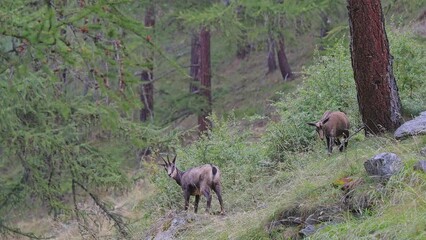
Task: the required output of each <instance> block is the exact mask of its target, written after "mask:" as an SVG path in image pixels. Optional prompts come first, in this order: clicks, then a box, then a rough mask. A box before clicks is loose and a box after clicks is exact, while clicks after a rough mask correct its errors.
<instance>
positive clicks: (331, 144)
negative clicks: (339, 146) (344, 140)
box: [325, 137, 333, 154]
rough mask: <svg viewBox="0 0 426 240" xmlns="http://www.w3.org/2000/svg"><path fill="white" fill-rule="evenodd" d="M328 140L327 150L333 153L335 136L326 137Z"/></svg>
mask: <svg viewBox="0 0 426 240" xmlns="http://www.w3.org/2000/svg"><path fill="white" fill-rule="evenodd" d="M325 139H326V141H327V150H328V153H329V154H331V153H332V152H333V138H332V137H326V138H325Z"/></svg>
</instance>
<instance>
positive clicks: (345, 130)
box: [308, 111, 350, 154]
mask: <svg viewBox="0 0 426 240" xmlns="http://www.w3.org/2000/svg"><path fill="white" fill-rule="evenodd" d="M308 124H309V125H311V126H314V127H316V131H317V133H318V135H319V137H320V139H321V140H323V139H324V136H325V139H326V141H327V149H328V153H329V154H331V152H332V151H333V143H335V144H336V145H338V146H339V150H340V151H343V149H344V148H346V147H347V146H348V141H347V140H348V139H347V138H348V137H349V127H350V124H349V119H348V117H347V116H346V114H345V113H344V112H340V111H336V112H332V111H326V112H325V113H324V115H323V116H322V118H321V120H319V121H318V122H316V123H308ZM341 137H343V138H344V144H343V145H344V146H343V145H342V144H341V142H340V138H341Z"/></svg>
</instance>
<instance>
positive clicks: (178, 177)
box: [160, 155, 224, 214]
mask: <svg viewBox="0 0 426 240" xmlns="http://www.w3.org/2000/svg"><path fill="white" fill-rule="evenodd" d="M160 157H161V156H160ZM161 158H162V159H163V161H164V164H160V165H162V166H164V168H165V169H166V171H167V174H168V175H169V177H171V178H173V179H174V180H175V181H176V183H177V184H179V185H180V186H181V187H182V190H183V196H184V198H185V211H186V210H188V206H189V197H190V196H191V195H193V196H195V203H194V212H195V213H197V210H198V203H199V202H200V196H201V195H204V197H206V199H207V208H206V213H209V211H210V206H211V202H212V195H211V193H210V191H211V190H212V189H213V191H214V192H215V193H216V195H217V198H218V200H219V203H220V214H224V210H223V202H222V195H221V191H222V187H221V184H220V170H219V168H218V167H217V166H214V165H212V164H205V165H202V166H199V167H194V168H190V169H188V170H186V171H185V172H183V171H181V170H179V169H178V168H177V167H176V165H175V162H176V155H175V157H174V158H173V161H172V162H170V161H169V159H168V158H167V161H166V160H165V159H164V158H163V157H161Z"/></svg>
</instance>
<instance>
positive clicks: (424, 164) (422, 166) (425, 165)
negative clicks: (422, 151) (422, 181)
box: [414, 160, 426, 172]
mask: <svg viewBox="0 0 426 240" xmlns="http://www.w3.org/2000/svg"><path fill="white" fill-rule="evenodd" d="M414 170H417V171H423V172H426V160H420V161H418V162H417V163H416V165H414Z"/></svg>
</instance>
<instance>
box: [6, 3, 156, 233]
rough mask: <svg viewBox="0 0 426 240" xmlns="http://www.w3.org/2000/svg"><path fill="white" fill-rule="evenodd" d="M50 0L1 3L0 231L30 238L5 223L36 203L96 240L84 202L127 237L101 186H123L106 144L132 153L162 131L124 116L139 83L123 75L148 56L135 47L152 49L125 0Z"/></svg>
mask: <svg viewBox="0 0 426 240" xmlns="http://www.w3.org/2000/svg"><path fill="white" fill-rule="evenodd" d="M53 2H54V1H36V2H34V1H31V0H3V1H1V3H0V28H1V29H2V31H1V32H0V55H1V56H2V57H0V63H1V66H0V91H1V101H0V109H3V111H0V119H2V121H1V124H0V133H1V137H0V149H1V150H2V151H1V153H0V172H2V173H5V174H1V175H0V185H1V186H2V187H1V188H0V234H3V233H6V234H21V235H26V236H32V237H34V236H33V235H32V234H27V233H25V232H22V231H21V230H20V229H17V228H15V227H11V226H14V225H13V224H14V223H13V222H11V221H9V220H10V218H11V217H10V216H13V215H14V213H18V212H19V214H21V213H22V212H24V213H25V211H28V212H30V211H31V210H33V208H34V207H35V208H41V209H45V210H46V215H47V212H49V214H52V215H53V217H54V218H56V217H58V216H60V215H67V218H68V217H74V219H76V220H77V221H78V227H79V230H80V234H81V237H82V238H97V237H98V234H99V232H97V231H98V229H96V228H91V227H90V226H93V225H91V224H92V223H93V221H96V220H94V219H93V220H91V219H90V218H88V217H87V216H88V215H90V214H88V212H87V209H85V208H82V207H81V206H82V205H81V204H80V203H81V202H82V201H84V202H85V203H87V200H88V199H90V200H91V201H92V202H93V207H94V208H97V209H99V211H100V212H102V213H103V215H102V216H103V217H106V218H108V220H110V223H111V226H112V225H113V226H114V227H115V229H116V231H117V232H116V233H117V238H130V234H131V233H130V231H129V229H128V228H127V224H126V222H124V220H123V219H122V218H121V217H120V215H118V214H117V213H114V212H111V210H110V208H109V207H108V202H106V201H105V199H102V198H101V195H100V194H99V190H100V189H110V188H115V189H124V188H125V187H126V185H127V184H128V179H127V176H126V174H125V172H124V170H123V169H122V167H121V166H122V164H123V162H124V161H126V160H125V158H126V156H122V157H117V155H115V154H111V153H113V151H116V148H115V145H114V147H111V146H112V145H113V144H112V143H114V144H115V143H117V144H119V145H121V144H122V145H121V146H123V147H124V148H125V149H126V152H129V153H130V154H132V153H131V152H132V151H134V150H133V148H134V147H135V146H136V148H138V149H140V148H144V147H147V146H152V145H154V144H155V143H154V142H155V141H156V140H152V139H153V137H154V135H155V138H157V137H159V136H160V134H159V133H158V132H157V133H154V134H151V133H147V132H149V131H147V130H154V128H153V127H152V128H151V127H150V128H148V127H145V126H141V124H139V123H135V122H133V121H132V120H133V119H132V117H131V116H132V113H133V112H134V110H136V109H138V108H139V106H140V104H139V103H140V100H139V95H138V94H136V93H135V92H134V91H133V90H132V89H135V88H136V87H138V86H139V84H140V81H139V79H136V78H135V77H134V76H133V75H132V74H129V72H133V71H132V70H134V69H136V68H137V67H138V66H142V65H143V64H144V63H145V62H146V60H145V59H141V58H140V54H138V53H139V51H138V50H139V49H141V48H142V49H144V48H149V47H150V44H147V42H146V41H145V37H146V35H147V33H148V31H147V30H146V29H145V28H144V26H143V25H141V24H140V22H139V21H137V20H136V17H135V16H136V14H137V13H139V12H140V9H134V7H135V6H136V4H134V3H131V2H122V1H108V2H105V1H83V0H81V1H55V4H54V3H53ZM132 4H133V5H132ZM139 6H140V5H139ZM129 9H131V10H134V12H131V11H129ZM123 11H126V14H124V13H123ZM11 13H13V14H11ZM160 138H161V136H160ZM150 139H151V140H150ZM159 141H160V140H159ZM105 146H108V147H107V148H105ZM110 151H111V152H110ZM119 155H121V154H119ZM113 156H114V157H113ZM11 169H12V170H13V174H6V173H8V172H9V171H10V170H11ZM94 173H96V174H94ZM28 203H31V204H33V203H36V204H37V205H35V206H33V205H31V206H28V205H27V204H28ZM118 235H119V236H118ZM12 237H13V236H12Z"/></svg>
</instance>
